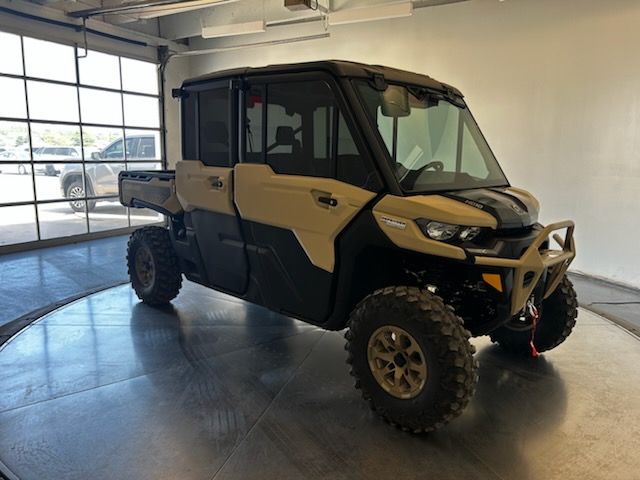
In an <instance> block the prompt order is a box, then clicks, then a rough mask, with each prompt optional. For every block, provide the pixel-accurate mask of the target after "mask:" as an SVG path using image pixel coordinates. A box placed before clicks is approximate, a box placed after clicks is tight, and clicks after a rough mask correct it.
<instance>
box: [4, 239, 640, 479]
mask: <svg viewBox="0 0 640 480" xmlns="http://www.w3.org/2000/svg"><path fill="white" fill-rule="evenodd" d="M125 248H126V237H114V238H111V239H104V240H97V241H93V242H86V243H82V244H76V245H69V246H64V247H55V248H49V249H43V250H39V251H31V252H24V253H20V254H13V255H7V256H4V257H0V272H1V273H2V278H3V279H4V278H11V279H12V281H11V282H3V286H2V289H1V290H0V299H1V301H2V304H3V305H6V308H5V309H4V311H3V312H2V314H3V315H4V316H3V317H2V320H3V321H4V322H7V321H8V320H11V317H12V316H13V317H14V318H15V317H16V316H20V315H24V314H25V313H26V312H27V311H28V310H30V309H31V310H34V309H38V308H41V307H42V306H45V305H46V304H47V302H49V303H56V302H61V301H63V300H64V299H65V298H69V297H77V296H80V295H81V293H82V292H83V291H88V290H92V289H100V288H103V287H105V286H107V285H109V284H112V285H113V284H117V283H121V282H123V281H125V280H126V266H125V264H124V251H125ZM30 275H31V276H30ZM33 278H36V279H37V280H36V281H33ZM30 279H31V280H30ZM573 280H574V282H575V284H576V287H577V289H578V292H579V296H580V298H581V304H582V305H583V306H588V307H589V308H593V309H599V311H600V312H601V313H605V314H610V315H611V317H612V318H613V319H615V320H616V321H617V322H619V323H621V324H623V325H626V326H627V327H628V328H629V329H631V330H633V329H637V328H638V327H639V326H640V319H639V318H638V313H637V312H636V307H637V304H638V303H639V302H640V295H639V294H638V292H637V291H634V290H630V289H625V288H622V287H617V286H614V285H611V284H608V283H604V282H600V281H596V280H593V279H589V278H587V277H582V276H575V275H574V276H573ZM24 298H28V299H29V301H28V303H26V304H25V303H24V302H21V301H20V300H21V299H24ZM624 322H627V323H626V324H625V323H624ZM1 335H2V327H0V336H1ZM343 343H344V341H343V339H342V335H341V334H340V333H336V332H323V331H321V330H319V329H317V328H315V327H312V326H310V325H307V324H304V323H301V322H298V321H295V320H292V319H290V318H287V317H283V316H281V315H277V314H274V313H272V312H269V311H267V310H265V309H263V308H261V307H256V306H252V305H249V304H246V303H244V302H242V301H240V300H237V299H235V298H232V297H229V296H227V295H224V294H221V293H217V292H214V291H212V290H208V289H205V288H202V287H200V286H197V285H194V284H192V283H190V282H186V283H185V287H184V288H183V291H182V293H181V294H180V296H179V297H178V298H177V300H176V301H175V302H174V303H173V306H172V307H170V308H168V309H164V310H156V309H152V308H149V307H147V306H145V305H142V304H140V303H139V302H138V300H137V298H136V297H135V296H134V295H133V293H132V291H131V289H130V287H129V285H120V286H116V287H113V288H108V289H106V290H102V291H99V292H97V293H94V294H92V295H89V296H86V297H84V298H80V299H79V300H76V301H73V302H71V303H68V304H67V305H66V306H63V307H61V308H58V309H56V310H54V311H52V312H50V313H48V314H46V315H45V316H43V317H42V318H40V319H39V320H37V321H36V322H34V323H32V324H31V325H30V326H29V327H28V328H26V329H24V330H22V331H21V332H20V333H19V334H17V335H15V336H14V337H13V338H12V339H11V340H10V341H8V342H7V343H5V344H4V345H3V346H2V347H0V371H2V372H3V375H2V376H1V377H0V470H6V471H7V472H11V473H12V474H14V475H15V476H16V477H17V478H20V479H24V480H28V479H39V480H40V479H43V480H44V479H48V478H52V479H53V478H55V479H60V478H65V479H74V478H78V479H86V478H92V479H101V478H140V479H144V478H149V479H151V478H153V479H158V478H183V479H189V478H194V479H196V478H198V479H200V478H203V479H211V478H220V479H226V478H242V479H245V478H323V479H324V478H389V477H392V476H393V477H395V478H405V477H406V478H418V477H420V478H421V477H422V476H423V475H427V474H433V475H437V476H438V478H518V479H535V478H556V477H558V478H559V477H562V478H566V479H573V478H576V479H577V478H581V479H582V478H625V479H633V478H640V476H638V475H637V472H638V471H640V457H638V456H637V454H636V453H637V451H639V450H640V440H639V438H640V430H639V428H640V427H638V426H637V422H635V423H634V422H630V421H629V419H637V418H639V417H640V400H639V399H640V373H639V371H638V369H637V368H636V366H637V365H638V363H639V362H640V343H639V339H638V337H637V336H634V335H632V334H631V333H629V332H628V331H627V330H625V329H624V328H621V327H620V326H619V325H616V324H614V323H612V322H610V321H608V320H605V319H604V318H602V317H600V316H598V315H596V314H594V313H591V312H589V311H588V310H585V309H581V310H580V315H579V319H578V326H577V328H576V330H575V332H574V334H572V336H571V337H570V339H569V340H568V341H567V342H566V344H564V345H562V346H561V347H559V348H558V349H557V350H554V351H552V352H549V353H547V354H545V355H543V357H541V358H540V359H538V360H532V359H520V360H516V359H513V358H511V357H508V356H506V355H504V354H502V353H501V351H500V350H499V349H497V348H496V347H494V346H492V345H491V344H490V343H489V342H488V340H487V339H486V338H479V339H474V343H475V344H476V346H477V347H478V355H477V358H478V359H479V361H480V383H479V386H478V391H477V393H476V396H475V397H474V398H473V400H472V402H471V404H470V406H469V408H468V409H467V410H466V411H465V412H464V414H463V415H462V416H461V417H460V418H459V419H457V420H455V421H454V422H453V423H452V424H450V425H449V426H447V427H446V428H444V429H443V430H441V431H439V432H437V433H434V434H430V435H426V436H421V437H416V436H411V435H407V434H403V433H401V432H399V431H396V430H395V429H393V428H391V427H389V426H387V425H386V424H384V423H383V422H382V421H380V420H378V419H377V418H376V417H375V416H374V415H373V414H372V413H371V412H370V411H369V409H368V408H367V407H366V405H365V403H364V402H363V401H362V400H361V399H360V397H359V394H358V392H357V391H356V390H355V389H354V388H353V386H352V381H351V378H350V377H349V375H348V370H347V366H346V365H345V363H344V360H345V353H344V350H343V348H342V347H343ZM612 351H615V352H616V356H615V359H614V357H612V356H611V355H610V353H611V352H612ZM634 475H635V476H634ZM0 478H1V475H0Z"/></svg>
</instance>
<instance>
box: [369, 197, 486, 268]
mask: <svg viewBox="0 0 640 480" xmlns="http://www.w3.org/2000/svg"><path fill="white" fill-rule="evenodd" d="M373 216H374V217H375V219H376V222H377V223H378V225H379V226H380V229H381V230H382V231H383V232H384V233H385V235H387V237H389V240H391V241H392V242H393V243H394V244H395V245H397V246H398V247H401V248H406V249H408V250H413V251H415V252H421V253H426V254H429V255H437V256H440V257H447V258H453V259H456V260H464V259H465V258H466V255H465V253H464V250H462V249H461V248H460V247H456V246H455V245H450V244H448V243H445V242H439V241H436V240H431V239H429V238H427V237H426V235H425V234H424V233H423V232H422V231H421V230H420V228H419V227H418V225H417V224H416V222H415V220H417V219H419V218H426V219H429V220H436V221H438V222H444V223H451V224H455V225H466V226H475V227H489V228H494V229H495V228H496V226H497V221H496V219H495V218H494V217H493V216H492V215H491V214H489V213H487V212H485V211H483V210H480V209H478V208H476V207H472V206H471V205H466V204H464V203H462V202H459V201H457V200H452V199H450V198H447V197H443V196H442V195H415V196H411V197H398V196H395V195H386V196H385V197H384V198H382V200H380V201H379V202H378V203H377V204H376V205H375V207H374V208H373ZM403 225H404V226H403Z"/></svg>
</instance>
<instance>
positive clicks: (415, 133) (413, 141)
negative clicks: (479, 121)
mask: <svg viewBox="0 0 640 480" xmlns="http://www.w3.org/2000/svg"><path fill="white" fill-rule="evenodd" d="M355 84H356V87H357V90H358V92H359V94H360V97H361V98H362V100H363V103H364V105H365V107H366V109H367V112H368V114H369V116H370V117H371V118H372V119H373V120H374V121H375V124H376V126H377V128H378V131H379V132H380V136H381V137H382V140H383V141H384V144H385V145H386V147H387V151H388V152H389V157H390V158H391V162H392V168H393V170H394V172H395V175H396V178H397V179H398V182H399V183H400V186H401V187H402V189H403V190H404V191H405V192H410V193H421V192H434V191H443V190H465V189H470V188H481V187H501V186H506V185H508V182H507V179H506V178H505V176H504V174H503V173H502V170H501V169H500V166H499V165H498V162H497V160H496V159H495V157H494V156H493V153H491V150H490V148H489V146H488V145H487V142H486V141H485V139H484V137H483V136H482V134H481V133H480V130H479V129H478V126H477V125H476V122H475V121H474V120H473V117H472V116H471V114H470V113H469V110H468V109H467V108H466V106H465V105H464V103H463V102H462V100H461V99H458V98H448V97H445V96H444V94H441V93H437V92H433V91H427V90H426V89H421V88H420V87H412V86H401V85H388V86H387V89H386V90H385V91H384V92H381V91H379V90H377V89H375V88H374V87H373V86H372V85H371V84H370V83H369V82H367V81H365V80H358V81H356V82H355Z"/></svg>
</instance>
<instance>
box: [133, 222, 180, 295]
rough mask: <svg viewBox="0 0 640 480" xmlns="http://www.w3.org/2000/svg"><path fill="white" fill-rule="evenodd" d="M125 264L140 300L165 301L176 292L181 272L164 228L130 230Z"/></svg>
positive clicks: (178, 287) (176, 293)
mask: <svg viewBox="0 0 640 480" xmlns="http://www.w3.org/2000/svg"><path fill="white" fill-rule="evenodd" d="M127 266H128V267H129V278H130V279H131V285H132V286H133V289H134V290H135V292H136V295H137V296H138V298H139V299H140V300H142V301H143V302H144V303H146V304H148V305H152V306H158V305H165V304H167V303H169V302H170V301H171V300H173V299H174V298H176V296H177V295H178V292H179V291H180V287H181V286H182V273H181V272H180V266H179V261H178V256H177V255H176V253H175V251H174V249H173V245H172V244H171V238H170V236H169V231H168V230H167V229H166V228H163V227H144V228H140V229H138V230H136V231H135V232H133V234H131V237H130V238H129V243H128V246H127Z"/></svg>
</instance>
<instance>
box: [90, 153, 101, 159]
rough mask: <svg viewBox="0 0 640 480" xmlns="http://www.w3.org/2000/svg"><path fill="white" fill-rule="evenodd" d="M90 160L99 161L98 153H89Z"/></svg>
mask: <svg viewBox="0 0 640 480" xmlns="http://www.w3.org/2000/svg"><path fill="white" fill-rule="evenodd" d="M91 160H100V152H91Z"/></svg>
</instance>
